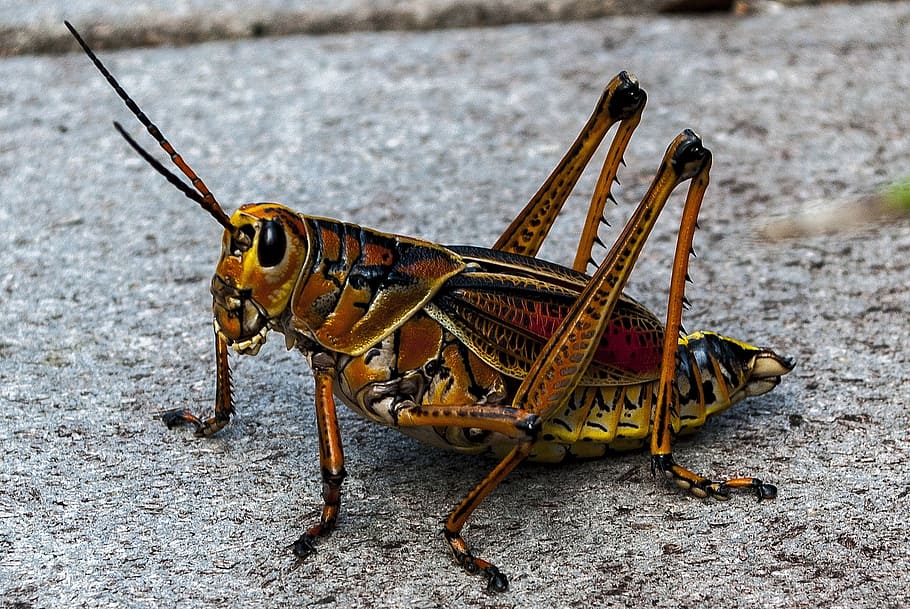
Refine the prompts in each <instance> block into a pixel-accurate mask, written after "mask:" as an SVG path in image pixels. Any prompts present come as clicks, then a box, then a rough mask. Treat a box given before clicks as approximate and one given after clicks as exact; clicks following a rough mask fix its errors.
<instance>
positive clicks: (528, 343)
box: [426, 246, 664, 386]
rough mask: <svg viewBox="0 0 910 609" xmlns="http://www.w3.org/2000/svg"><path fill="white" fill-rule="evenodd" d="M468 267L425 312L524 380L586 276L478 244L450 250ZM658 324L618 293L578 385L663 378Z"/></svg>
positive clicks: (493, 362) (488, 360)
mask: <svg viewBox="0 0 910 609" xmlns="http://www.w3.org/2000/svg"><path fill="white" fill-rule="evenodd" d="M447 249H450V250H452V251H453V252H455V253H457V254H458V255H460V256H461V257H462V259H463V260H464V261H465V262H466V263H467V267H466V269H465V270H464V271H462V272H461V273H459V274H458V275H455V276H454V277H451V278H450V279H448V280H447V281H446V282H445V284H444V285H443V286H442V287H441V288H440V290H439V291H438V292H437V293H436V295H435V296H434V297H433V299H432V300H431V301H430V303H429V304H428V305H427V307H426V311H427V313H428V314H429V315H430V316H432V317H433V318H434V319H436V321H438V322H439V323H440V324H442V325H443V326H445V327H446V329H448V330H449V331H450V332H452V333H453V334H455V335H456V336H457V337H458V338H459V339H460V340H461V341H462V342H464V343H465V344H466V345H467V346H468V347H469V348H470V349H471V350H472V351H474V352H475V353H476V354H477V355H478V356H479V357H480V358H482V359H483V360H484V361H485V362H486V363H487V364H489V365H491V366H493V367H494V368H496V369H497V370H499V371H501V372H503V373H504V374H507V375H509V376H512V377H515V378H524V376H526V374H527V372H528V370H529V369H530V367H531V364H532V363H533V362H534V360H535V359H536V357H537V355H538V354H539V353H540V350H541V347H542V346H543V345H544V343H545V342H546V341H547V339H548V338H549V337H550V336H551V335H552V333H553V332H554V331H555V330H556V328H557V327H558V326H559V324H560V323H561V322H562V320H563V318H564V317H565V316H566V313H567V312H568V310H569V308H570V307H571V306H572V304H573V303H574V302H575V300H576V299H577V298H578V295H579V294H580V293H581V291H582V289H583V288H584V286H585V283H586V282H587V281H588V279H589V278H588V276H587V275H584V274H583V273H578V272H576V271H573V270H571V269H568V268H566V267H563V266H560V265H558V264H554V263H551V262H546V261H543V260H539V259H536V258H528V257H525V256H519V255H515V254H505V253H502V252H497V251H494V250H489V249H486V248H479V247H466V246H447ZM663 334H664V331H663V325H662V324H661V323H660V321H659V320H658V319H657V318H656V317H655V316H654V314H653V313H651V312H650V311H649V310H648V309H646V308H645V307H644V306H642V305H641V304H639V303H638V302H636V301H635V300H633V299H631V298H629V297H627V296H622V297H621V298H620V300H619V302H618V303H617V305H616V309H615V310H614V312H613V315H612V318H611V321H610V323H609V324H608V325H607V328H606V330H605V331H604V335H603V338H602V339H601V343H600V347H599V348H598V350H597V353H596V354H595V356H594V361H593V362H592V364H591V366H590V368H589V370H588V372H587V373H586V374H585V377H584V378H583V379H582V384H583V385H589V386H592V385H598V386H605V385H621V384H630V383H639V382H643V381H648V380H652V379H655V378H657V377H658V376H659V373H660V359H661V354H660V349H661V346H662V341H663Z"/></svg>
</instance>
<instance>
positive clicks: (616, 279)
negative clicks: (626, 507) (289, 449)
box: [67, 23, 793, 591]
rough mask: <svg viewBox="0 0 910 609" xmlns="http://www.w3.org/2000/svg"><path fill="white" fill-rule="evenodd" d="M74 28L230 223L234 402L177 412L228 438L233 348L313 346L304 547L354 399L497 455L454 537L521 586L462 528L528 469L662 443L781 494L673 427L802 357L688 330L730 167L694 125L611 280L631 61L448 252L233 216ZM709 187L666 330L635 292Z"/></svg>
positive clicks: (336, 477) (478, 568)
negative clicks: (572, 248) (569, 250)
mask: <svg viewBox="0 0 910 609" xmlns="http://www.w3.org/2000/svg"><path fill="white" fill-rule="evenodd" d="M67 27H68V28H69V30H70V32H71V33H72V34H73V36H74V37H75V38H76V40H77V41H78V42H79V44H80V45H81V46H82V48H83V50H84V51H85V52H86V53H87V54H88V56H89V57H90V59H91V60H92V62H93V63H94V64H95V66H96V67H97V68H98V69H99V70H100V71H101V73H102V75H104V77H105V78H106V79H107V80H108V82H109V83H110V84H111V86H112V87H113V88H114V90H115V91H116V92H117V94H118V95H119V96H120V97H121V98H122V99H123V101H124V102H125V103H126V105H127V107H128V108H129V109H130V111H131V112H132V113H133V114H134V115H135V116H136V118H137V119H138V120H139V121H140V122H141V123H142V124H143V125H144V126H145V127H146V129H147V130H148V132H149V133H150V134H151V135H152V137H153V138H154V139H155V140H156V141H157V142H158V144H159V145H160V146H161V148H162V149H163V150H164V151H165V152H166V153H167V154H168V156H169V157H170V160H171V161H172V162H173V164H174V165H175V166H176V167H177V168H178V169H179V170H180V171H181V172H182V173H183V175H184V176H186V178H187V179H188V180H189V184H188V183H186V182H185V181H184V180H183V179H182V178H180V177H179V176H177V175H175V174H173V173H172V172H171V171H170V170H169V169H167V168H166V167H164V165H163V164H162V163H161V162H159V161H158V160H157V159H155V158H154V157H153V156H152V155H151V154H149V153H148V152H147V151H145V150H144V149H143V148H142V147H141V146H139V145H138V144H137V143H136V142H135V141H134V140H133V138H132V137H130V136H129V135H128V134H127V133H126V131H125V130H124V129H123V128H122V127H120V126H119V125H116V126H117V129H118V131H120V133H121V135H123V137H124V138H125V139H126V140H127V141H128V143H129V144H130V145H131V146H132V147H133V148H134V150H135V151H136V152H137V153H138V154H139V155H140V156H142V158H144V159H145V160H146V161H147V162H148V163H149V164H151V165H152V166H153V167H154V168H155V169H156V170H157V171H158V172H159V173H161V174H162V175H163V176H164V177H165V178H166V179H167V180H168V181H169V182H170V183H171V184H173V185H174V186H175V187H176V188H177V189H179V190H180V191H181V192H182V193H183V194H184V195H186V196H187V197H188V198H190V199H192V200H193V201H195V202H197V203H198V204H199V205H200V206H201V207H202V208H203V209H204V210H206V211H207V212H208V213H209V214H211V215H212V217H213V218H214V219H215V220H216V221H218V222H219V224H221V225H222V226H223V227H224V229H225V232H224V237H223V239H222V252H221V258H220V260H219V262H218V265H217V268H216V271H215V275H214V277H213V279H212V285H211V291H212V295H213V311H214V327H215V354H216V363H217V375H216V393H215V413H214V416H212V417H210V418H207V419H201V418H198V417H197V416H195V415H194V414H192V413H191V412H189V411H186V410H174V411H169V412H167V413H165V415H164V420H165V423H167V424H168V426H174V425H178V424H183V423H186V424H191V425H193V426H195V428H196V432H197V434H198V435H203V436H207V435H211V434H213V433H216V432H217V431H218V430H220V429H221V428H222V427H224V425H226V424H227V423H228V421H229V420H230V417H231V414H232V413H233V396H232V393H231V374H230V366H229V360H228V349H229V347H233V348H234V349H235V350H236V351H238V352H239V353H242V354H248V355H252V354H256V353H257V352H258V351H259V349H260V347H261V346H262V344H263V343H264V342H265V340H266V338H267V336H268V334H269V332H271V331H278V332H281V333H283V334H284V336H285V341H286V345H287V347H288V348H289V349H291V348H294V347H296V348H297V349H299V350H301V351H303V352H304V354H305V355H306V356H307V358H308V360H309V362H310V365H311V367H312V369H313V375H314V379H315V403H316V423H317V430H318V434H319V451H320V467H321V470H322V478H323V502H324V503H323V511H322V516H321V518H320V521H319V523H317V524H316V525H314V526H312V527H310V528H309V529H307V531H306V532H305V533H304V534H303V535H302V536H301V537H300V538H299V539H298V540H297V541H296V542H295V543H294V546H293V549H294V552H295V554H297V556H298V557H300V558H305V557H306V556H308V555H309V554H311V553H312V552H313V551H314V549H315V543H316V541H317V540H318V539H319V538H321V537H323V536H325V535H327V534H328V533H330V532H331V531H332V530H333V529H334V528H335V525H336V522H337V517H338V513H339V509H340V504H341V484H342V481H343V480H344V477H345V473H346V472H345V469H344V455H343V450H342V441H341V435H340V432H339V429H338V423H337V417H336V412H335V401H334V398H335V396H337V397H339V398H340V399H341V400H342V401H343V402H344V403H346V404H347V405H348V406H350V407H351V408H353V409H354V410H355V411H357V412H358V413H360V414H361V415H363V416H364V417H366V418H367V419H370V420H372V421H375V422H377V423H381V424H384V425H388V426H391V427H394V428H397V429H400V430H401V431H402V432H404V433H406V434H408V435H411V436H413V437H416V438H418V439H420V440H423V441H425V442H427V443H429V444H434V445H437V446H441V447H444V448H450V449H454V450H458V451H462V452H470V453H474V452H492V453H494V454H497V455H499V456H500V457H501V460H500V461H499V463H498V465H496V467H495V468H494V469H493V470H492V471H491V472H490V473H489V474H488V475H487V476H486V477H485V478H484V479H483V480H482V481H481V482H480V483H479V484H478V485H477V486H475V487H474V488H473V489H472V490H471V491H470V492H469V493H468V494H467V496H466V497H465V498H464V499H463V500H462V501H461V502H460V503H459V504H458V505H457V506H456V507H455V509H454V510H453V511H452V512H451V513H450V514H449V517H448V519H447V520H446V524H445V529H444V536H445V540H446V542H447V544H448V546H449V548H450V550H451V551H452V553H453V556H454V558H455V560H456V562H458V564H460V565H461V566H462V567H464V569H465V570H467V571H468V572H470V573H480V574H482V575H483V576H484V577H486V579H487V582H488V587H489V588H490V589H491V590H495V591H504V590H506V589H507V587H508V580H507V579H506V577H505V575H504V574H503V573H502V572H500V570H499V569H498V568H497V567H496V566H495V565H493V564H491V563H490V562H488V561H486V560H484V559H482V558H479V557H477V556H475V555H474V554H473V553H472V552H471V550H470V549H469V547H468V545H467V543H466V542H465V540H464V538H463V537H462V535H461V532H462V529H463V528H464V526H465V524H466V522H467V520H468V518H469V516H470V515H471V514H472V512H473V511H474V510H475V508H476V507H477V506H478V505H479V504H480V502H481V501H483V499H484V498H485V497H486V496H487V495H488V494H489V493H490V492H491V491H492V490H493V489H495V488H496V487H497V486H498V485H499V483H500V482H501V481H502V480H503V479H504V478H505V477H506V476H507V475H508V474H509V473H510V472H511V471H512V470H513V469H514V468H515V467H516V466H517V465H518V464H519V463H521V462H522V461H524V460H525V459H536V460H541V461H561V460H563V459H565V458H566V457H567V456H573V457H591V456H600V455H603V454H605V453H606V452H608V451H610V450H621V449H627V448H632V447H637V446H641V445H642V444H644V443H645V442H647V443H649V444H650V450H651V455H652V470H654V471H659V472H661V473H662V474H663V475H664V476H665V477H666V478H667V479H669V480H672V481H674V482H675V483H676V484H677V485H679V486H680V487H682V488H684V489H687V490H689V491H690V492H691V493H693V494H695V495H697V496H700V497H704V496H708V495H710V496H713V497H716V498H718V499H725V498H727V497H728V496H729V493H730V491H731V489H737V488H742V489H748V490H751V491H752V492H754V493H755V494H756V495H757V496H758V497H759V498H771V497H774V495H775V493H776V490H775V488H774V487H773V486H771V485H767V484H764V483H762V481H761V480H758V479H756V478H731V479H728V480H724V481H720V482H718V481H712V480H709V479H707V478H705V477H703V476H700V475H698V474H696V473H694V472H692V471H690V470H688V469H686V468H684V467H682V466H680V465H679V464H677V463H676V462H675V460H674V459H673V457H672V454H671V438H672V437H673V436H674V435H676V434H679V433H688V432H692V431H694V430H696V429H697V428H698V427H700V426H701V425H702V424H703V423H704V421H705V419H706V418H707V417H708V416H710V415H713V414H715V413H717V412H720V411H721V410H724V409H725V408H728V407H729V406H731V405H732V404H734V403H736V402H737V401H739V400H741V399H742V398H744V397H747V396H751V395H758V394H761V393H764V392H766V391H768V390H770V389H772V388H773V387H774V386H776V385H777V384H778V383H779V382H780V378H781V376H782V375H784V374H786V373H787V372H789V371H790V369H791V368H792V366H793V364H792V362H791V361H789V360H788V359H786V358H782V357H780V356H778V355H776V354H775V353H774V352H773V351H771V350H769V349H763V348H759V347H754V346H752V345H749V344H747V343H744V342H741V341H737V340H734V339H730V338H727V337H724V336H721V335H719V334H716V333H713V332H701V333H696V334H693V335H689V336H686V337H681V336H680V327H681V325H680V321H681V316H682V304H683V301H684V291H685V280H686V278H687V268H688V257H689V252H690V249H691V244H692V239H693V235H694V231H695V226H696V219H697V215H698V210H699V207H700V205H701V201H702V199H703V196H704V192H705V189H706V188H707V185H708V174H709V170H710V167H711V159H712V157H711V154H710V152H709V151H708V150H707V149H705V148H704V147H703V146H702V142H701V139H700V138H699V137H698V136H697V135H696V134H695V133H694V132H692V131H690V130H685V131H683V132H682V133H680V134H679V135H678V136H677V137H676V138H675V139H674V140H673V142H672V143H671V144H670V146H669V147H668V148H667V152H666V153H665V155H664V158H663V160H662V162H661V164H660V166H659V168H658V171H657V174H656V175H655V177H654V180H653V181H652V183H651V186H650V187H649V189H648V191H647V192H646V193H645V195H644V197H643V198H642V200H641V202H640V203H639V204H638V206H637V207H636V209H635V211H634V212H633V214H632V216H631V218H630V219H629V220H628V222H627V223H626V225H625V227H624V228H623V229H622V231H621V232H620V234H619V236H618V237H617V239H616V242H615V243H614V245H613V247H612V248H610V250H609V251H608V253H607V255H606V256H605V257H604V259H603V261H602V262H601V263H600V264H599V265H597V268H596V271H595V272H594V273H593V275H590V276H589V275H587V274H585V273H584V272H583V271H584V270H585V269H586V268H587V266H588V263H589V262H590V261H591V251H592V247H593V245H594V243H596V242H599V239H598V238H597V229H598V227H599V225H600V222H601V219H602V214H603V209H604V205H605V203H606V202H607V201H608V200H610V199H611V198H612V196H611V194H610V186H611V184H612V183H613V181H614V180H615V178H616V172H617V170H618V168H619V165H620V164H621V161H622V155H623V152H624V150H625V148H626V146H627V144H628V143H629V139H630V138H631V135H632V132H633V131H634V129H635V128H636V126H637V125H638V123H639V121H640V119H641V113H642V110H643V109H644V105H645V101H646V95H645V93H644V91H643V90H642V89H641V88H640V87H639V85H638V82H637V80H636V79H635V78H634V77H632V76H631V75H629V74H627V73H625V72H622V73H620V74H619V75H617V76H616V77H615V78H614V79H612V80H611V81H610V82H609V83H608V85H607V87H606V89H605V90H604V93H603V95H602V96H601V99H600V100H599V101H598V103H597V104H596V106H595V109H594V113H593V114H592V116H591V118H590V119H589V120H588V122H587V124H586V125H585V126H584V128H583V129H582V131H581V133H580V134H579V135H578V137H577V138H576V140H575V142H574V143H573V144H572V146H571V147H570V148H569V150H568V152H567V153H566V155H565V156H564V157H563V159H562V160H561V161H560V162H559V164H558V165H557V166H556V168H555V169H554V171H553V173H552V174H551V175H550V176H549V177H548V178H547V179H546V180H545V182H544V183H543V185H542V186H541V187H540V189H539V190H538V192H537V193H536V194H535V195H534V196H533V197H532V198H531V200H530V201H529V203H528V204H527V205H526V206H525V208H524V209H523V210H522V211H521V212H520V213H519V214H518V216H517V217H516V218H515V220H514V221H513V222H512V224H511V225H510V226H509V227H508V228H507V229H506V230H505V232H504V233H503V234H502V236H501V237H500V238H499V240H497V242H496V243H495V244H494V245H493V247H492V248H491V249H486V248H478V247H465V246H459V247H444V246H441V245H437V244H435V243H431V242H429V241H423V240H420V239H415V238H411V237H405V236H399V235H390V234H386V233H382V232H379V231H374V230H370V229H366V228H364V227H361V226H359V225H356V224H351V223H345V222H339V221H337V220H331V219H326V218H315V217H311V216H306V215H304V214H300V213H297V212H295V211H293V210H291V209H289V208H287V207H284V206H282V205H278V204H275V203H257V204H249V205H244V206H242V207H240V208H239V209H238V210H237V211H236V212H235V213H234V214H233V215H232V216H228V215H227V214H226V213H225V212H224V210H223V209H222V208H221V206H220V204H219V203H218V202H217V200H216V199H215V197H214V195H213V194H212V193H211V192H210V191H209V190H208V188H207V187H206V186H205V184H204V183H203V182H202V180H201V179H200V178H199V177H198V176H197V175H196V174H195V173H194V172H193V170H192V169H191V168H190V167H189V165H188V164H187V163H186V162H185V161H184V160H183V158H182V157H181V156H180V155H179V154H178V153H177V152H176V150H175V149H174V147H173V146H172V145H171V144H170V142H168V141H167V140H166V139H165V138H164V136H163V134H162V133H161V131H160V130H159V129H158V128H157V127H156V126H155V125H154V124H153V123H152V122H151V121H150V120H149V119H148V117H147V116H146V115H145V114H144V113H143V112H142V111H141V110H140V108H139V106H138V105H137V104H136V103H135V102H134V101H133V100H132V98H130V96H129V95H128V94H127V93H126V92H125V91H124V90H123V88H122V87H121V86H120V85H119V84H118V83H117V81H116V79H115V78H114V77H113V76H112V75H111V74H110V72H109V71H108V70H107V68H106V67H105V66H104V65H103V64H102V63H101V61H100V60H99V59H98V58H97V56H95V54H94V53H93V52H92V51H91V49H90V48H89V47H88V45H87V44H86V43H85V41H84V40H82V38H81V37H80V36H79V34H78V33H77V32H76V30H75V29H74V28H73V27H72V26H71V25H70V24H68V23H67ZM613 125H617V127H616V134H615V136H614V139H613V142H612V144H611V146H610V148H609V150H608V151H607V155H606V159H605V162H604V166H603V169H602V170H601V174H600V177H599V179H598V181H597V185H596V186H595V191H594V195H593V196H592V200H591V205H590V207H589V210H588V218H587V221H586V223H585V227H584V230H583V231H582V236H581V240H580V242H579V246H578V249H577V251H576V257H575V263H574V264H573V268H572V269H569V268H565V267H562V266H559V265H556V264H553V263H548V262H544V261H541V260H538V259H537V258H536V257H535V256H536V255H537V251H538V250H539V247H540V245H541V244H542V242H543V240H544V239H545V238H546V236H547V233H548V231H549V230H550V228H551V227H552V225H553V222H554V220H555V218H556V215H557V214H558V213H559V210H560V209H561V208H562V206H563V205H564V204H565V202H566V200H567V198H568V196H569V193H570V192H571V191H572V189H573V188H574V186H575V184H576V182H577V180H578V178H579V176H580V174H581V172H582V171H583V170H584V168H585V167H586V166H587V165H588V163H589V162H590V160H591V157H592V155H593V154H594V152H595V150H596V149H597V147H598V146H599V144H600V143H601V141H602V140H603V139H604V137H605V136H606V133H607V132H608V131H609V130H610V129H611V128H612V126H613ZM687 181H688V182H690V184H689V191H688V195H687V198H686V202H685V206H684V209H683V214H682V221H681V223H680V232H679V239H678V243H677V248H676V253H675V256H674V259H673V269H672V274H671V281H670V289H669V299H668V313H667V320H666V323H663V324H662V323H661V322H660V321H659V320H658V319H657V318H656V317H655V316H654V315H653V314H652V313H651V312H649V311H648V310H647V309H646V308H644V307H643V306H642V305H641V304H639V303H638V302H636V301H635V300H633V299H631V298H629V297H628V296H626V295H624V294H623V293H622V290H623V288H624V286H625V283H626V281H627V280H628V278H629V275H630V273H631V271H632V269H633V267H634V265H635V261H636V260H637V258H638V255H639V253H640V252H641V248H642V247H643V245H644V243H645V241H646V240H647V237H648V234H649V233H650V231H651V229H652V228H653V226H654V223H655V221H656V219H657V217H658V216H659V214H660V212H661V210H662V209H663V206H664V205H665V203H666V202H667V200H668V198H669V196H670V194H671V193H672V192H673V190H674V189H675V188H676V187H677V186H679V185H680V184H682V183H683V182H687Z"/></svg>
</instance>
